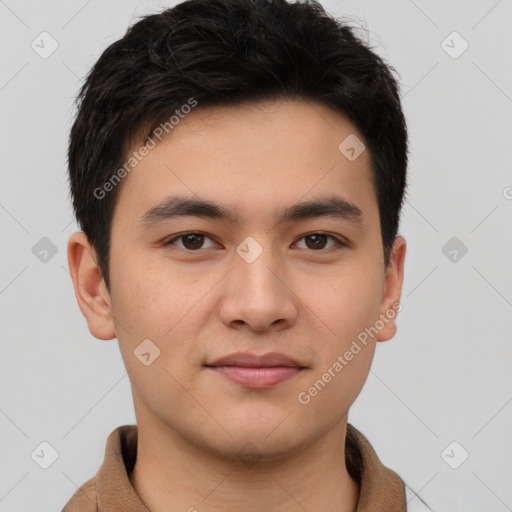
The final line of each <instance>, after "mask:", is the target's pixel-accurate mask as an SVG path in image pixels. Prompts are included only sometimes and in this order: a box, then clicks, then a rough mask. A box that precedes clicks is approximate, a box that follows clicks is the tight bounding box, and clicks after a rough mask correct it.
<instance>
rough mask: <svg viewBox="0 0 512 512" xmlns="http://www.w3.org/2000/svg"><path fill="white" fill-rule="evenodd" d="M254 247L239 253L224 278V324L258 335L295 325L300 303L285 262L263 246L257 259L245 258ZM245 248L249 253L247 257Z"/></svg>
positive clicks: (222, 305)
mask: <svg viewBox="0 0 512 512" xmlns="http://www.w3.org/2000/svg"><path fill="white" fill-rule="evenodd" d="M254 245H255V244H254V241H253V242H252V245H251V244H249V246H246V247H242V248H241V250H240V252H239V253H238V252H237V254H236V255H235V257H234V263H233V268H232V269H231V271H230V272H228V273H227V275H226V277H225V278H224V279H225V281H224V289H223V295H222V303H221V306H220V316H221V319H222V322H223V323H224V324H225V325H226V326H228V327H235V326H237V325H238V326H240V325H246V326H247V328H250V329H251V330H254V331H259V332H261V331H267V330H269V329H272V330H281V329H286V328H289V327H290V326H291V325H293V323H294V322H295V321H296V318H297V314H298V307H297V306H298V301H299V299H298V296H297V295H296V292H294V290H293V288H294V286H293V283H292V282H291V276H290V273H289V272H287V269H286V265H285V261H284V259H283V258H279V255H278V254H274V253H273V251H272V250H271V249H270V248H266V247H265V246H264V245H263V244H262V245H259V244H258V245H259V247H261V249H262V250H261V249H258V253H259V255H258V256H257V257H256V258H255V259H253V258H252V257H246V254H248V253H249V256H251V255H250V251H254V250H255V247H254ZM244 248H245V249H249V250H248V251H247V250H246V252H245V253H244V251H243V249H244ZM260 251H261V252H260ZM252 256H254V254H253V255H252ZM238 328H239V327H238Z"/></svg>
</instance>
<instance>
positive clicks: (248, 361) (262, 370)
mask: <svg viewBox="0 0 512 512" xmlns="http://www.w3.org/2000/svg"><path fill="white" fill-rule="evenodd" d="M204 366H205V368H206V369H209V370H211V371H214V372H216V373H217V374H219V375H221V376H223V377H226V378H228V379H230V380H231V381H233V382H235V383H237V384H239V385H242V386H244V387H249V388H269V387H272V386H276V385H277V384H280V383H282V382H284V381H287V380H289V379H291V378H292V377H294V376H296V375H298V374H299V373H301V372H302V371H303V370H305V369H306V366H303V365H301V364H300V363H298V362H297V361H295V360H294V359H292V358H290V357H288V356H286V355H284V354H278V353H275V352H272V353H269V354H264V355H261V356H258V355H254V354H250V353H247V352H245V353H236V354H230V355H228V356H225V357H222V358H220V359H217V360H216V361H214V362H212V363H211V364H205V365H204Z"/></svg>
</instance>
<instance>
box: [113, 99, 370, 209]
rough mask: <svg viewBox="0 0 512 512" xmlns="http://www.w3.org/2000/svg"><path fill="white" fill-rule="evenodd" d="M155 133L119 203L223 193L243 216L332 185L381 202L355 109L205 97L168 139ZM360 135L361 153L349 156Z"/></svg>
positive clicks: (141, 205) (142, 205)
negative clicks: (229, 102) (227, 102)
mask: <svg viewBox="0 0 512 512" xmlns="http://www.w3.org/2000/svg"><path fill="white" fill-rule="evenodd" d="M153 139H154V140H155V141H156V142H157V144H156V145H155V147H154V148H153V149H151V150H150V151H149V152H148V153H147V155H146V156H144V158H142V159H141V160H140V161H139V162H138V163H137V165H136V166H135V167H134V168H133V170H132V171H131V172H129V173H128V175H127V176H126V177H125V178H124V180H123V182H122V187H121V190H120V191H119V192H120V194H119V197H118V203H119V205H118V206H116V210H118V209H126V208H127V207H130V209H131V210H132V211H137V212H139V213H140V214H143V213H144V212H145V211H146V209H147V208H149V207H151V206H153V205H155V204H157V203H158V202H161V200H162V199H163V198H165V196H168V195H176V194H180V195H183V194H187V195H189V196H195V197H196V198H203V199H208V198H213V197H215V200H216V202H217V203H221V204H224V205H226V206H231V207H232V210H233V211H236V214H237V215H239V214H242V215H243V212H241V211H240V210H244V207H246V209H247V211H246V212H245V213H247V214H248V215H250V214H251V211H250V210H251V208H250V206H252V214H256V212H258V211H259V212H261V211H265V210H269V211H270V210H272V211H275V207H274V206H275V205H276V204H292V203H296V202H298V201H299V200H300V199H301V198H302V199H308V196H318V195H322V194H323V195H325V193H326V192H330V193H331V195H332V193H334V192H338V193H339V194H340V195H341V196H343V197H345V198H346V199H347V200H349V201H350V202H352V203H354V202H356V201H358V202H359V203H360V204H361V203H363V204H361V209H363V208H364V209H367V208H369V207H372V205H371V204H367V205H366V206H365V205H364V202H365V201H366V202H367V203H368V202H372V201H373V202H374V203H375V202H376V195H375V191H374V188H373V178H372V174H371V169H370V156H369V152H368V151H367V150H361V147H363V148H364V138H363V137H362V135H361V134H360V132H359V131H358V130H357V128H356V127H355V125H354V124H353V123H352V122H351V121H350V119H349V118H348V117H347V116H345V115H343V114H342V113H340V112H337V111H335V110H333V109H331V108H329V107H327V106H325V105H323V104H321V103H318V102H316V101H310V100H274V101H265V102H258V103H247V104H244V105H241V106H216V107H201V105H200V104H199V105H198V106H197V107H196V108H195V110H192V112H190V113H189V114H187V115H183V116H181V117H180V119H179V122H178V123H176V124H174V127H173V128H172V130H171V131H170V133H169V134H168V135H165V136H164V137H163V138H162V140H161V141H158V139H155V138H154V137H153ZM347 141H348V142H347ZM354 141H356V144H360V145H359V146H357V147H356V150H357V151H358V153H359V152H360V154H358V155H357V154H356V158H348V157H347V153H346V149H347V144H348V145H349V146H350V145H352V146H354ZM137 149H138V146H134V147H132V148H131V151H137ZM349 149H350V148H349ZM348 156H349V157H350V156H351V154H350V153H349V154H348ZM352 156H353V155H352ZM373 206H375V205H373ZM142 210H144V211H142Z"/></svg>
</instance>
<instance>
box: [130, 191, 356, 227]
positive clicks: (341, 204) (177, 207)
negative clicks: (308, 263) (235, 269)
mask: <svg viewBox="0 0 512 512" xmlns="http://www.w3.org/2000/svg"><path fill="white" fill-rule="evenodd" d="M184 216H188V217H201V218H209V219H214V220H220V221H224V222H229V223H232V224H236V223H237V222H238V221H239V216H238V215H237V213H236V212H234V211H232V210H230V209H228V208H225V207H224V206H222V205H220V204H218V203H216V202H214V201H207V200H202V199H194V198H191V197H187V196H169V197H166V198H164V199H163V200H162V201H160V202H158V203H157V204H156V205H155V206H153V207H152V208H150V209H149V210H148V211H147V212H146V213H144V215H142V217H141V218H140V219H139V221H138V222H139V223H140V224H141V225H142V226H143V227H144V228H149V227H152V226H154V225H156V224H158V223H160V222H162V221H165V220H169V219H172V218H176V217H184ZM317 217H333V218H336V219H341V220H347V221H349V222H352V223H354V224H358V225H361V224H362V222H363V212H362V210H361V209H360V208H359V207H358V206H356V205H355V204H354V203H351V202H350V201H347V200H346V199H344V198H342V197H339V196H336V195H331V196H328V197H324V198H319V199H314V200H309V201H302V202H299V203H296V204H293V205H291V206H286V207H284V208H282V209H280V210H278V211H277V212H276V215H275V222H276V224H283V223H286V222H298V221H302V220H308V219H313V218H317Z"/></svg>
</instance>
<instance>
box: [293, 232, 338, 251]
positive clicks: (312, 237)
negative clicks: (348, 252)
mask: <svg viewBox="0 0 512 512" xmlns="http://www.w3.org/2000/svg"><path fill="white" fill-rule="evenodd" d="M303 239H304V240H306V249H312V250H314V251H322V250H323V249H325V248H326V244H327V241H328V239H331V240H332V241H333V244H332V245H331V246H330V247H328V248H327V250H325V251H324V252H331V251H330V250H332V249H334V250H336V249H338V248H339V247H344V246H346V245H347V244H346V243H345V242H343V241H342V240H340V239H339V238H337V237H335V236H333V235H329V234H327V233H310V234H308V235H304V236H303V237H302V238H300V240H303Z"/></svg>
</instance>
